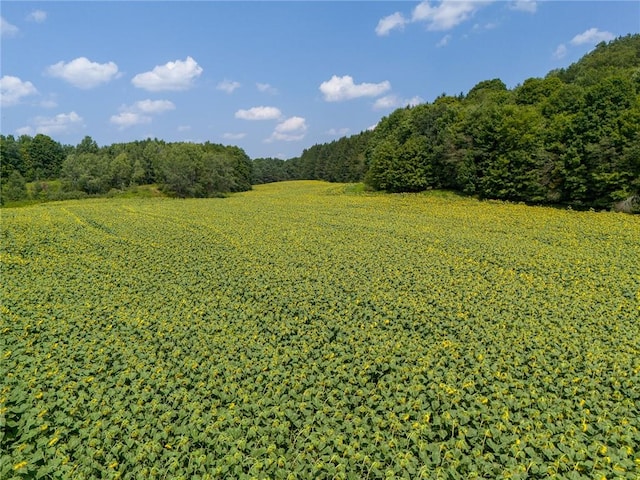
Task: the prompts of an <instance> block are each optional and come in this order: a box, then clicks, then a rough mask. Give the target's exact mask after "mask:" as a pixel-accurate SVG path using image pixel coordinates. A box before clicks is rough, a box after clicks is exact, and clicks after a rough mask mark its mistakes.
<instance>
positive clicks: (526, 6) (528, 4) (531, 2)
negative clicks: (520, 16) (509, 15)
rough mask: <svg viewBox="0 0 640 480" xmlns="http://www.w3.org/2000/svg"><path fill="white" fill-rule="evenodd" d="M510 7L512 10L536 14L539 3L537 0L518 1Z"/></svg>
mask: <svg viewBox="0 0 640 480" xmlns="http://www.w3.org/2000/svg"><path fill="white" fill-rule="evenodd" d="M509 6H510V8H511V9H512V10H519V11H521V12H527V13H536V11H537V10H538V2H537V1H536V0H516V1H515V2H513V3H511V4H510V5H509Z"/></svg>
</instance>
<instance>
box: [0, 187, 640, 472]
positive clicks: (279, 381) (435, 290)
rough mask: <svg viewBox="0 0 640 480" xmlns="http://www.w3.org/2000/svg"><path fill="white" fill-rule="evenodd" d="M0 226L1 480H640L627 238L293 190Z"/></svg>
mask: <svg viewBox="0 0 640 480" xmlns="http://www.w3.org/2000/svg"><path fill="white" fill-rule="evenodd" d="M0 215H1V228H0V235H1V244H0V260H1V263H0V265H1V270H0V274H1V282H0V284H1V290H0V292H1V293H0V295H1V299H0V300H1V305H0V314H1V315H0V478H3V479H14V478H15V479H80V480H81V479H94V478H100V479H116V478H118V479H138V478H145V479H201V480H204V479H214V478H234V479H251V478H256V479H307V478H314V479H367V478H368V479H378V478H380V479H391V478H397V479H399V478H407V479H414V478H428V479H438V478H442V479H472V478H478V479H480V478H486V479H496V478H504V479H506V478H511V479H525V478H526V479H542V478H545V479H546V478H558V479H560V478H562V479H582V478H584V479H616V478H618V479H629V480H637V479H638V478H640V218H638V217H637V216H635V217H634V216H630V215H625V214H615V213H608V212H593V211H591V212H577V211H567V210H560V209H551V208H542V207H530V206H525V205H518V204H510V203H502V202H481V201H477V200H475V199H471V198H462V197H457V196H454V195H452V194H445V193H441V192H431V193H426V194H405V195H386V194H369V193H355V192H354V191H352V190H351V189H350V188H349V187H346V186H344V185H331V184H327V183H321V182H304V181H303V182H289V183H280V184H270V185H261V186H258V187H255V189H254V190H253V191H250V192H244V193H239V194H235V195H233V196H231V197H229V198H225V199H198V200H195V199H194V200H174V199H165V198H149V199H140V198H138V199H124V198H122V199H87V200H81V201H68V202H58V203H47V204H41V205H36V206H30V207H25V208H15V209H10V208H5V209H2V210H0Z"/></svg>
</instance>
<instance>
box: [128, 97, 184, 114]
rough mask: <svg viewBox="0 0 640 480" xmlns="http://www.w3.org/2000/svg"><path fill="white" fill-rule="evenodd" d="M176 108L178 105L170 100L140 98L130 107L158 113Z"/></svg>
mask: <svg viewBox="0 0 640 480" xmlns="http://www.w3.org/2000/svg"><path fill="white" fill-rule="evenodd" d="M175 108H176V106H175V105H174V104H173V102H170V101H169V100H140V101H138V102H136V103H134V104H133V105H132V106H131V107H129V110H131V111H139V112H141V113H150V114H156V113H162V112H166V111H168V110H175Z"/></svg>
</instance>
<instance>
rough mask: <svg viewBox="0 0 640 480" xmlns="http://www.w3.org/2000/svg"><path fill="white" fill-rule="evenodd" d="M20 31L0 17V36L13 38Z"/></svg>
mask: <svg viewBox="0 0 640 480" xmlns="http://www.w3.org/2000/svg"><path fill="white" fill-rule="evenodd" d="M19 31H20V29H19V28H18V27H16V26H15V25H12V24H10V23H9V22H7V21H6V20H5V19H4V17H0V35H1V36H3V37H15V36H16V35H17V34H18V32H19Z"/></svg>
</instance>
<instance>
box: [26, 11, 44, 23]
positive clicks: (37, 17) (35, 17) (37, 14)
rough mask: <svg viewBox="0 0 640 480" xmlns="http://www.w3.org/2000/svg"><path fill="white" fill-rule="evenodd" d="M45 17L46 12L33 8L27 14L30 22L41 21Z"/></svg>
mask: <svg viewBox="0 0 640 480" xmlns="http://www.w3.org/2000/svg"><path fill="white" fill-rule="evenodd" d="M46 19H47V12H45V11H44V10H34V11H33V12H31V13H30V14H29V15H27V20H29V21H30V22H36V23H42V22H44V21H45V20H46Z"/></svg>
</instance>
